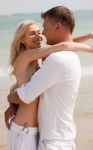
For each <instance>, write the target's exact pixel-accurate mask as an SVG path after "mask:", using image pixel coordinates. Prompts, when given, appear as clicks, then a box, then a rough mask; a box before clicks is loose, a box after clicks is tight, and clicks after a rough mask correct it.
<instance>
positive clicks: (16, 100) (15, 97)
mask: <svg viewBox="0 0 93 150" xmlns="http://www.w3.org/2000/svg"><path fill="white" fill-rule="evenodd" d="M7 99H8V102H9V103H10V104H18V105H20V104H24V102H22V100H21V99H20V98H19V96H18V94H17V92H14V93H12V94H11V93H10V94H9V95H8V97H7Z"/></svg>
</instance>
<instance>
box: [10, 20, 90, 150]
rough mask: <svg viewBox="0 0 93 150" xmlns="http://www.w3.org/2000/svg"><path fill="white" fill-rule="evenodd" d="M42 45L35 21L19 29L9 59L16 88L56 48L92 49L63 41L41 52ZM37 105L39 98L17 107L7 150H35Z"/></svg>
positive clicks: (20, 26)
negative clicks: (41, 59)
mask: <svg viewBox="0 0 93 150" xmlns="http://www.w3.org/2000/svg"><path fill="white" fill-rule="evenodd" d="M41 42H42V34H41V32H40V29H39V27H38V25H37V24H36V23H35V22H33V21H30V20H27V21H24V22H22V23H21V24H20V25H19V26H18V28H17V30H16V33H15V35H14V39H13V42H12V46H11V57H10V58H11V60H10V62H11V65H12V67H13V68H14V70H13V74H14V75H15V76H16V80H17V84H16V87H19V86H21V85H22V84H23V83H26V82H28V81H29V80H30V79H31V77H32V75H33V74H34V72H35V71H36V70H37V69H38V68H39V67H40V66H41V65H42V63H41V62H40V60H37V59H38V58H42V57H43V59H44V57H46V56H47V55H49V54H50V53H51V52H55V51H58V49H61V50H62V49H66V50H67V49H68V50H74V49H76V50H79V49H83V50H92V48H91V47H89V46H85V45H81V44H78V43H73V42H63V43H60V44H57V45H54V46H52V47H48V48H45V49H43V48H40V47H41ZM37 48H38V49H37ZM14 89H15V87H13V88H12V89H11V91H12V92H13V90H14ZM38 103H39V98H37V99H36V101H35V102H33V103H31V104H29V105H27V104H21V105H19V107H18V109H17V112H16V114H15V116H14V118H13V120H12V123H11V126H10V130H9V135H8V141H9V142H8V143H9V150H14V149H15V150H25V149H27V150H36V148H37V134H38V128H37V126H38V121H37V112H38Z"/></svg>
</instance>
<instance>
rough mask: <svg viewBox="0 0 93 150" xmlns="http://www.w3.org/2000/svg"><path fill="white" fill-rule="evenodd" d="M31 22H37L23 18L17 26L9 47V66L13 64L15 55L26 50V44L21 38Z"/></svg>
mask: <svg viewBox="0 0 93 150" xmlns="http://www.w3.org/2000/svg"><path fill="white" fill-rule="evenodd" d="M33 24H37V23H36V22H35V21H33V20H25V21H23V22H21V23H20V24H19V25H18V26H17V29H16V31H15V34H14V38H13V41H12V43H11V49H10V65H11V66H14V63H15V60H16V58H17V56H18V55H19V54H20V53H21V52H23V51H25V50H26V46H25V44H24V43H23V42H22V38H23V37H24V35H25V33H26V32H27V29H28V27H29V26H30V25H33Z"/></svg>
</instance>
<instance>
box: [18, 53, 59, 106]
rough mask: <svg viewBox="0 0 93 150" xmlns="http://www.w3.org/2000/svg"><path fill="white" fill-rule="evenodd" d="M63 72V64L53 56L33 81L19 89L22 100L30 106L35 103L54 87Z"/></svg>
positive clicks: (49, 57) (36, 73)
mask: <svg viewBox="0 0 93 150" xmlns="http://www.w3.org/2000/svg"><path fill="white" fill-rule="evenodd" d="M61 72H62V64H61V63H60V61H59V60H58V58H57V57H56V55H54V54H51V55H50V56H48V58H47V59H46V60H45V61H44V63H43V65H42V67H41V68H40V69H39V70H38V71H37V72H35V74H34V75H33V77H32V78H31V80H30V81H29V82H28V83H26V84H24V85H22V86H21V87H20V88H18V89H17V93H18V95H19V97H20V99H21V100H22V101H23V102H25V103H27V104H29V103H31V102H33V101H34V100H35V99H36V98H37V97H38V96H39V95H41V94H42V93H43V92H44V91H46V90H47V89H49V88H51V87H52V86H54V85H55V84H56V83H57V82H58V80H59V79H60V77H62V76H61V75H62V74H61Z"/></svg>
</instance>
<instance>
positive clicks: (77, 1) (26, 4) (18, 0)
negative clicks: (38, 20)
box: [0, 0, 93, 15]
mask: <svg viewBox="0 0 93 150" xmlns="http://www.w3.org/2000/svg"><path fill="white" fill-rule="evenodd" d="M57 5H65V6H67V7H68V8H70V9H71V10H86V9H88V10H90V9H92V10H93V0H0V14H6V15H9V14H14V13H32V12H44V11H46V10H48V9H50V8H52V7H54V6H57Z"/></svg>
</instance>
